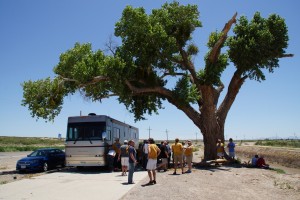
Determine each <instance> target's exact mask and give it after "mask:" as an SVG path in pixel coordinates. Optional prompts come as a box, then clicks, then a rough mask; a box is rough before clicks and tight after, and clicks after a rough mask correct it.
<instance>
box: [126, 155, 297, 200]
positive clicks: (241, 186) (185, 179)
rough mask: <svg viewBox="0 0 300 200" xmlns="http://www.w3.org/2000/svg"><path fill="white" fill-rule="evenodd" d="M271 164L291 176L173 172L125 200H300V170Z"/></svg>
mask: <svg viewBox="0 0 300 200" xmlns="http://www.w3.org/2000/svg"><path fill="white" fill-rule="evenodd" d="M202 156H203V152H202V150H200V151H199V152H196V153H195V154H194V161H195V162H200V160H201V157H202ZM237 156H238V157H239V155H237ZM243 156H244V155H243ZM239 159H241V160H242V162H243V161H247V160H248V158H247V157H246V158H245V157H239ZM270 164H271V167H275V168H280V169H284V170H285V171H286V173H287V174H279V173H277V172H276V171H274V170H264V169H254V168H247V167H242V166H241V165H227V166H210V167H195V168H194V169H193V170H192V173H191V174H180V175H172V173H173V171H172V169H170V171H167V172H158V173H157V184H156V185H150V186H145V184H146V183H148V182H149V179H148V178H145V179H144V180H143V181H142V182H141V183H138V184H136V186H135V187H134V188H133V189H132V190H130V191H129V192H128V193H127V194H126V195H125V196H123V197H122V199H124V200H125V199H130V200H139V199H141V197H142V199H206V200H217V199H223V200H224V199H230V200H231V199H234V200H248V199H249V200H256V199H257V200H261V199H272V200H283V199H289V200H300V169H299V166H298V168H288V167H283V166H282V165H279V164H274V165H273V164H272V163H270ZM179 172H181V171H179Z"/></svg>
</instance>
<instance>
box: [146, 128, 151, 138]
mask: <svg viewBox="0 0 300 200" xmlns="http://www.w3.org/2000/svg"><path fill="white" fill-rule="evenodd" d="M147 130H148V131H149V138H150V131H151V130H152V129H150V126H149V129H147Z"/></svg>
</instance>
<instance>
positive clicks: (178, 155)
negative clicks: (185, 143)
mask: <svg viewBox="0 0 300 200" xmlns="http://www.w3.org/2000/svg"><path fill="white" fill-rule="evenodd" d="M172 152H173V155H174V156H173V159H174V172H173V175H176V174H177V173H176V170H177V165H178V162H179V163H180V167H181V173H182V174H184V172H183V165H182V156H183V147H182V144H181V143H179V139H178V138H176V139H175V144H172Z"/></svg>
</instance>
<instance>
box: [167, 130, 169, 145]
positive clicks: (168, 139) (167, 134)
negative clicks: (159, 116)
mask: <svg viewBox="0 0 300 200" xmlns="http://www.w3.org/2000/svg"><path fill="white" fill-rule="evenodd" d="M168 132H169V131H168V129H166V134H167V142H169V137H168Z"/></svg>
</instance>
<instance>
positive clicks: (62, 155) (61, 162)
mask: <svg viewBox="0 0 300 200" xmlns="http://www.w3.org/2000/svg"><path fill="white" fill-rule="evenodd" d="M55 154H56V158H57V164H58V165H64V164H65V153H64V152H63V151H62V150H59V149H56V150H55Z"/></svg>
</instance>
